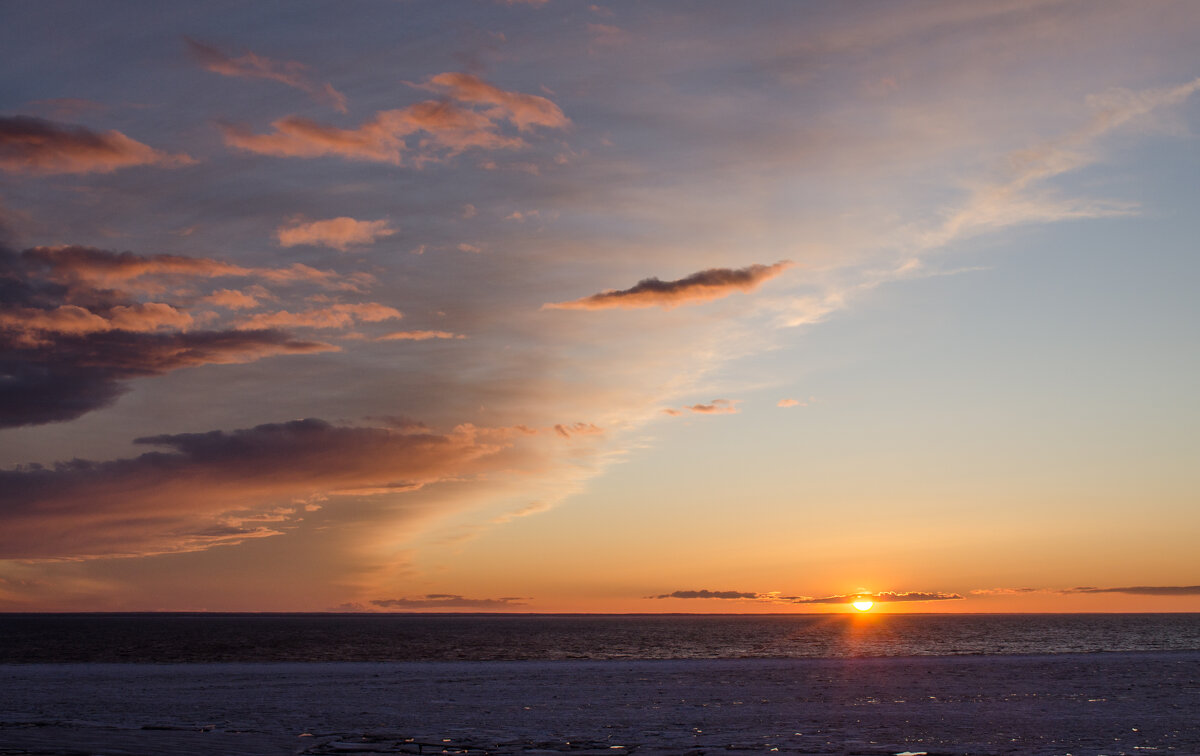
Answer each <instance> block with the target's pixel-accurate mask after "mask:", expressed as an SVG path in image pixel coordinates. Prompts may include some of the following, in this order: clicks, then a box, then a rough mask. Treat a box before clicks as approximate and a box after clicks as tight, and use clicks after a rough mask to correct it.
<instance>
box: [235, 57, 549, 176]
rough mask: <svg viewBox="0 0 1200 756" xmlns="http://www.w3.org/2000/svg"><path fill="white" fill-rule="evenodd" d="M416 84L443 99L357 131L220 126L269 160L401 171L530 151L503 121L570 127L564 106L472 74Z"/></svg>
mask: <svg viewBox="0 0 1200 756" xmlns="http://www.w3.org/2000/svg"><path fill="white" fill-rule="evenodd" d="M417 86H419V87H420V88H422V89H427V90H432V91H435V92H438V93H439V94H440V95H442V98H443V99H440V100H426V101H424V102H418V103H415V104H413V105H410V106H408V107H406V108H400V109H397V110H384V111H380V112H378V113H376V114H375V116H374V117H373V118H371V119H370V120H368V121H365V122H364V123H362V124H361V125H359V127H358V128H356V129H340V128H336V127H333V126H325V125H322V124H319V123H316V122H315V121H311V120H308V119H306V118H300V117H297V116H288V117H286V118H281V119H279V120H277V121H274V122H273V123H272V124H271V126H272V127H273V129H274V131H273V132H271V133H269V134H255V133H253V132H251V131H250V130H248V129H246V128H244V127H242V126H236V125H232V124H224V125H222V126H221V131H222V133H223V135H224V138H225V143H226V144H227V145H229V146H231V147H235V148H237V149H241V150H246V151H248V152H257V153H260V154H264V155H276V156H279V157H306V158H313V157H322V156H337V157H342V158H346V159H348V160H363V161H371V162H380V163H391V164H393V165H400V164H401V162H403V161H404V160H405V158H406V153H411V154H408V155H407V159H408V161H409V162H410V163H412V164H414V165H417V166H420V165H421V164H422V163H424V162H427V161H431V160H438V159H441V158H445V157H450V156H453V155H457V154H459V153H461V152H463V151H464V150H468V149H472V148H478V149H489V150H494V149H515V148H518V147H523V146H525V141H524V140H523V139H521V138H519V137H516V136H509V135H505V134H502V133H500V128H501V127H502V126H503V125H504V124H505V123H509V124H512V125H513V126H515V127H516V128H517V130H518V131H522V132H523V131H528V130H530V129H531V128H532V127H533V126H544V127H548V128H563V127H565V126H566V125H567V124H568V123H569V121H568V120H567V119H566V117H565V116H564V115H563V114H562V111H561V110H560V109H559V108H558V106H557V105H555V104H554V103H552V102H550V101H549V100H547V99H546V98H544V97H538V96H536V95H527V94H522V93H519V92H507V91H505V90H503V89H500V88H498V87H496V86H494V85H492V84H489V83H487V82H485V81H483V80H482V79H479V78H478V77H475V76H472V75H470V74H462V73H444V74H438V75H437V76H434V77H433V78H432V79H430V80H429V82H427V83H425V84H421V85H417ZM477 108H478V109H477ZM410 141H411V143H410Z"/></svg>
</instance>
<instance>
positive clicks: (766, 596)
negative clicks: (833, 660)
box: [646, 589, 963, 604]
mask: <svg viewBox="0 0 1200 756" xmlns="http://www.w3.org/2000/svg"><path fill="white" fill-rule="evenodd" d="M646 598H652V599H669V598H678V599H726V600H729V599H735V600H746V599H749V600H752V601H762V602H767V603H773V604H852V603H854V602H855V601H862V600H863V599H866V600H868V601H873V602H875V603H877V604H888V603H897V602H906V601H953V600H958V599H962V598H963V597H962V596H960V595H959V594H957V593H942V592H941V591H935V592H932V593H925V592H921V591H904V592H894V591H880V592H878V593H872V592H869V591H868V592H864V593H847V594H837V595H832V596H822V597H819V598H813V597H811V596H784V595H782V594H780V593H777V592H771V593H757V592H751V591H710V590H707V589H701V590H691V591H674V592H672V593H663V594H660V595H657V596H647V597H646Z"/></svg>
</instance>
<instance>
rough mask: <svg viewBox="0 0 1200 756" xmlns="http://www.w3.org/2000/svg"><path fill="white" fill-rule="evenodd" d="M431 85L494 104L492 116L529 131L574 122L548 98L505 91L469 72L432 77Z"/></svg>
mask: <svg viewBox="0 0 1200 756" xmlns="http://www.w3.org/2000/svg"><path fill="white" fill-rule="evenodd" d="M429 84H430V85H432V88H434V89H439V88H440V89H441V90H443V91H444V92H445V94H446V95H447V96H449V97H452V98H454V99H455V100H458V101H459V102H467V103H471V104H478V105H491V106H492V108H491V109H489V110H488V111H485V112H486V114H487V115H488V117H489V118H491V119H494V120H497V121H499V120H508V121H511V122H512V123H513V124H514V125H515V126H516V127H517V129H518V130H519V131H529V130H530V129H532V128H533V127H534V126H543V127H545V128H548V129H562V128H566V127H567V126H568V125H569V124H570V123H571V122H570V121H569V120H567V117H566V116H565V115H563V112H562V110H561V109H560V108H559V107H558V106H557V105H555V104H554V103H553V102H551V101H550V100H548V99H546V98H545V97H540V96H538V95H531V94H522V93H521V92H506V91H505V90H503V89H500V88H499V87H497V86H495V85H493V84H489V83H487V82H486V81H484V80H483V79H480V78H479V77H478V76H472V75H471V74H468V73H442V74H438V75H437V76H434V77H433V78H432V79H430V80H429Z"/></svg>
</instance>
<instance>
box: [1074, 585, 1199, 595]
mask: <svg viewBox="0 0 1200 756" xmlns="http://www.w3.org/2000/svg"><path fill="white" fill-rule="evenodd" d="M1060 592H1061V593H1125V594H1128V595H1131V596H1200V585H1134V586H1129V587H1127V588H1094V587H1092V586H1080V587H1078V588H1068V589H1067V590H1065V591H1060Z"/></svg>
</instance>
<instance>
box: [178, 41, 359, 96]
mask: <svg viewBox="0 0 1200 756" xmlns="http://www.w3.org/2000/svg"><path fill="white" fill-rule="evenodd" d="M184 39H185V41H186V42H187V45H188V50H189V51H190V52H191V54H192V57H193V58H194V59H195V60H196V62H197V63H199V64H200V65H201V66H202V67H203V68H204V70H206V71H212V72H213V73H218V74H221V75H222V76H235V77H241V78H247V79H268V80H270V81H277V82H279V83H281V84H286V85H287V86H289V87H292V88H294V89H299V90H300V91H302V92H305V93H307V94H308V95H309V96H311V97H312V98H313V99H314V100H316V101H317V102H319V103H321V104H323V105H328V106H329V107H331V108H333V109H335V110H337V111H339V112H342V113H345V112H346V96H345V95H343V94H342V93H341V92H339V91H337V90H336V89H334V88H333V85H332V84H329V83H326V84H317V83H316V82H314V81H312V80H311V79H309V78H308V76H307V75H306V74H305V71H307V70H308V66H306V65H304V64H303V63H297V62H296V61H291V60H283V61H280V60H271V59H270V58H265V57H263V56H261V55H256V54H254V53H252V52H247V53H246V54H245V55H243V56H241V57H239V58H233V57H230V56H228V55H226V54H225V53H223V52H221V51H220V50H218V49H217V48H215V47H212V46H211V45H206V44H204V43H202V42H197V41H196V40H194V39H190V38H188V37H184Z"/></svg>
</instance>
